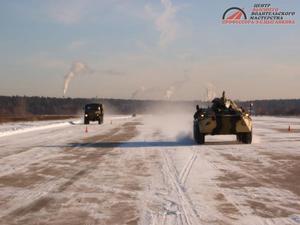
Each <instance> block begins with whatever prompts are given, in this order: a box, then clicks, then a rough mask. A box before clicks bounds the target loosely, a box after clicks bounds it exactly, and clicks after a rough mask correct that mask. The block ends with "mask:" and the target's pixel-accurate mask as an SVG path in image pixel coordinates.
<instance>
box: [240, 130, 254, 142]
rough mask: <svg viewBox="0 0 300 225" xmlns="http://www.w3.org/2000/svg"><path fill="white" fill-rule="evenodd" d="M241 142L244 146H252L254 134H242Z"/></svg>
mask: <svg viewBox="0 0 300 225" xmlns="http://www.w3.org/2000/svg"><path fill="white" fill-rule="evenodd" d="M241 141H242V142H243V143H244V144H251V142H252V132H249V133H244V134H242V137H241Z"/></svg>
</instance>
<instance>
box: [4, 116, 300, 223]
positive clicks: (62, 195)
mask: <svg viewBox="0 0 300 225" xmlns="http://www.w3.org/2000/svg"><path fill="white" fill-rule="evenodd" d="M288 127H290V130H288ZM191 129H192V121H191V118H190V115H174V116H162V115H161V116H137V117H131V116H107V117H105V122H104V124H103V125H98V124H96V123H92V124H90V125H88V126H86V125H83V124H82V121H80V119H78V120H73V121H71V120H63V121H45V122H41V121H40V122H24V123H6V124H1V125H0V165H1V166H0V224H1V225H2V224H7V225H9V224H31V225H34V224H39V225H41V224H53V225H54V224H70V225H71V224H72V225H76V224H88V225H93V224H101V225H102V224H103V225H106V224H107V225H108V224H127V225H133V224H140V225H146V224H147V225H148V224H149V225H163V224H164V225H177V224H178V225H183V224H184V225H185V224H187V225H192V224H193V225H201V224H220V225H223V224H224V225H226V224H249V225H259V224H266V225H271V224H276V225H277V224H278V225H285V224H300V119H298V118H278V117H254V137H253V143H252V144H251V145H245V144H240V143H237V142H236V141H235V137H234V136H209V137H207V139H206V141H207V142H206V144H205V145H202V146H199V145H195V144H194V142H193V140H192V138H191Z"/></svg>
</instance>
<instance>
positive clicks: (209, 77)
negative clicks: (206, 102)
mask: <svg viewBox="0 0 300 225" xmlns="http://www.w3.org/2000/svg"><path fill="white" fill-rule="evenodd" d="M254 3H260V2H257V1H222V2H221V1H217V0H215V1H207V2H205V1H196V0H194V1H180V0H157V1H136V0H99V1H97V0H82V1H79V0H74V1H71V0H70V1H37V0H35V1H29V0H27V1H21V0H19V1H17V0H16V1H1V3H0V27H1V35H0V49H1V51H0V95H30V96H31V95H38V96H57V97H60V96H62V95H63V87H64V80H65V76H66V75H68V74H70V72H72V68H73V67H72V65H74V63H75V64H76V63H77V62H80V63H83V64H84V65H86V67H88V68H89V70H88V72H84V71H83V72H81V73H78V74H75V76H74V77H72V78H73V79H72V80H71V81H70V83H69V86H68V89H67V92H66V96H70V97H94V96H99V97H112V98H131V97H133V93H137V94H136V95H135V98H142V99H165V98H166V97H168V98H170V99H174V100H175V99H187V100H191V99H195V100H197V99H204V98H205V93H206V90H207V89H212V91H214V92H216V93H218V94H219V93H220V92H221V91H222V90H226V91H227V92H228V93H229V94H230V96H232V97H233V98H235V99H266V98H300V93H299V91H298V89H299V88H298V86H299V85H298V84H299V83H300V66H299V61H300V47H299V46H300V45H299V40H300V29H299V28H300V27H299V25H298V24H299V23H300V19H299V15H298V14H299V12H300V2H299V1H268V3H271V4H272V6H273V7H277V8H280V9H281V10H284V11H295V12H296V16H295V17H294V19H295V20H296V24H295V25H223V24H222V23H221V17H222V14H223V12H224V11H225V10H226V9H227V8H229V7H232V6H238V7H240V8H244V10H245V11H246V13H247V12H248V13H249V12H250V10H251V7H252V6H253V4H254ZM262 3H266V2H262ZM70 68H71V69H70ZM167 93H169V94H170V95H169V96H168V94H167Z"/></svg>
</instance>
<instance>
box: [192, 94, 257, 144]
mask: <svg viewBox="0 0 300 225" xmlns="http://www.w3.org/2000/svg"><path fill="white" fill-rule="evenodd" d="M196 110H197V111H196V113H195V114H194V139H195V141H196V143H198V144H204V143H205V136H206V135H236V138H237V141H239V142H242V143H245V144H251V142H252V119H251V117H250V114H249V112H247V111H246V110H244V109H243V108H242V107H238V106H237V105H236V104H235V103H234V102H233V101H232V100H230V99H227V98H226V97H225V92H223V94H222V97H221V98H215V99H214V100H213V101H212V106H211V107H208V108H200V107H199V106H198V105H197V106H196Z"/></svg>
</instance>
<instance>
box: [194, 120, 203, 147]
mask: <svg viewBox="0 0 300 225" xmlns="http://www.w3.org/2000/svg"><path fill="white" fill-rule="evenodd" d="M194 140H195V142H196V143H197V144H204V142H205V134H203V133H201V132H200V130H199V127H198V126H197V124H194Z"/></svg>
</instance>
